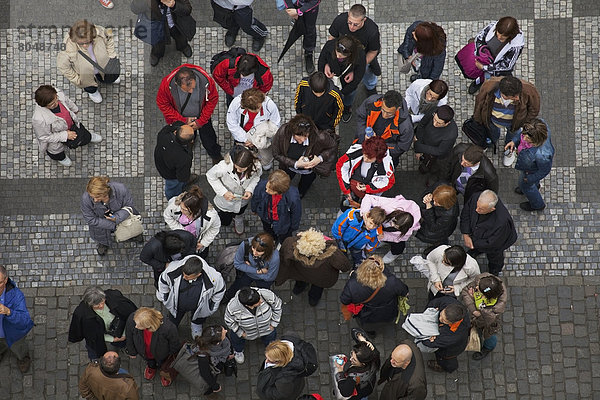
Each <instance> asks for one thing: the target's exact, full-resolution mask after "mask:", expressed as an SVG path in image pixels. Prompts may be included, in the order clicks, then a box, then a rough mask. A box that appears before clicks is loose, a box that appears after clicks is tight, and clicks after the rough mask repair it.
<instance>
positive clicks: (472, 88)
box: [469, 81, 483, 94]
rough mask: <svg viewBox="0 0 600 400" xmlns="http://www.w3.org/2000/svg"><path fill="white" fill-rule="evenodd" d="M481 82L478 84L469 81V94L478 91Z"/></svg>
mask: <svg viewBox="0 0 600 400" xmlns="http://www.w3.org/2000/svg"><path fill="white" fill-rule="evenodd" d="M482 84H483V83H480V84H479V85H478V84H476V83H475V81H473V82H471V84H470V85H469V94H475V93H477V92H478V91H479V88H480V87H481V85H482Z"/></svg>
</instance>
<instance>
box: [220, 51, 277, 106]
mask: <svg viewBox="0 0 600 400" xmlns="http://www.w3.org/2000/svg"><path fill="white" fill-rule="evenodd" d="M212 74H213V78H215V81H216V82H217V84H218V85H219V86H221V89H223V91H224V92H225V95H226V101H227V106H228V107H229V105H230V104H231V102H232V101H233V98H234V97H235V96H237V95H240V94H242V93H243V92H244V90H246V89H250V88H253V87H254V88H258V90H260V91H261V92H263V93H264V94H267V93H269V90H271V88H272V87H273V74H271V69H270V68H269V66H268V65H267V63H266V62H264V61H263V60H262V58H260V57H259V56H257V55H255V54H251V53H247V54H242V55H241V56H238V57H237V58H236V59H235V60H233V59H229V58H226V59H224V60H223V61H221V62H220V63H219V64H217V66H216V67H215V70H214V71H213V73H212Z"/></svg>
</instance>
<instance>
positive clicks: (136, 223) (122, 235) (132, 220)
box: [115, 207, 144, 242]
mask: <svg viewBox="0 0 600 400" xmlns="http://www.w3.org/2000/svg"><path fill="white" fill-rule="evenodd" d="M122 210H125V211H127V212H128V213H129V218H127V219H126V220H125V221H123V222H121V223H120V224H118V225H117V229H115V240H116V241H117V242H124V241H126V240H129V239H131V238H134V237H136V236H139V235H141V234H142V233H144V227H143V226H142V216H141V215H135V214H134V213H133V209H132V208H131V207H123V208H122Z"/></svg>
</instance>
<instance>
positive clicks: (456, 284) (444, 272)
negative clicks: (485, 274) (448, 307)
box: [427, 244, 480, 300]
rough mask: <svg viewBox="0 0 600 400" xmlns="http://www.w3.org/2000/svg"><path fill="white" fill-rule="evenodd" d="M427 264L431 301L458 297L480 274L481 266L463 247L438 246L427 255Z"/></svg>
mask: <svg viewBox="0 0 600 400" xmlns="http://www.w3.org/2000/svg"><path fill="white" fill-rule="evenodd" d="M427 262H428V265H429V283H428V284H427V289H428V291H429V300H431V299H433V298H438V297H443V296H452V297H458V296H459V295H460V292H461V290H463V288H464V287H466V286H467V285H468V284H469V283H471V282H472V281H473V279H475V277H476V276H477V275H479V273H480V272H479V264H477V261H476V260H475V259H474V258H473V257H471V256H470V255H468V254H467V252H466V251H465V249H463V247H462V246H448V245H446V244H443V245H441V246H438V247H436V248H435V249H433V250H432V251H431V252H430V253H429V254H428V255H427Z"/></svg>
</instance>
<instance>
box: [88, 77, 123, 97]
mask: <svg viewBox="0 0 600 400" xmlns="http://www.w3.org/2000/svg"><path fill="white" fill-rule="evenodd" d="M117 79H119V75H118V74H117V75H109V74H106V75H104V78H102V75H100V74H96V80H97V81H98V82H102V83H114V81H116V80H117ZM83 90H85V92H86V93H96V92H97V91H98V86H86V87H84V88H83Z"/></svg>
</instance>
